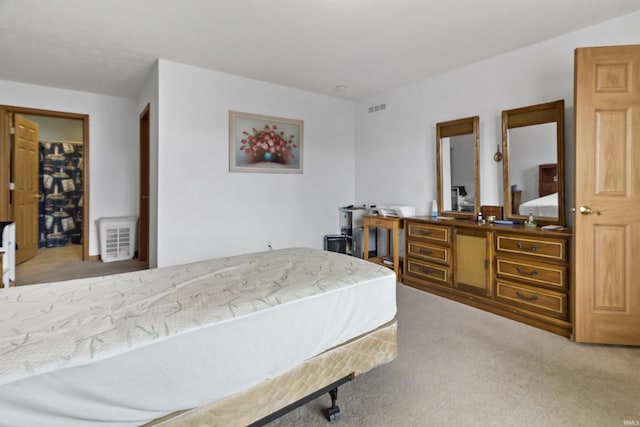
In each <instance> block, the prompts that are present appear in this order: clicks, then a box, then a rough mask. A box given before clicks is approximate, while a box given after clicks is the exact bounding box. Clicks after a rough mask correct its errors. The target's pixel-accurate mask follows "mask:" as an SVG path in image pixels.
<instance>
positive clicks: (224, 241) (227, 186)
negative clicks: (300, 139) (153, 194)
mask: <svg viewBox="0 0 640 427" xmlns="http://www.w3.org/2000/svg"><path fill="white" fill-rule="evenodd" d="M229 110H234V111H242V112H247V113H256V114H265V115H271V116H278V117H285V118H292V119H300V120H303V121H304V160H303V162H304V166H303V167H304V173H303V174H270V173H231V172H229ZM158 120H159V122H158V144H159V153H158V155H159V157H158V174H159V177H158V266H167V265H173V264H178V263H182V262H187V261H193V260H198V259H205V258H212V257H221V256H227V255H233V254H239V253H246V252H254V251H261V250H266V249H267V243H268V242H271V243H272V245H273V247H274V248H276V249H277V248H283V247H288V246H308V247H313V248H321V247H322V237H323V236H324V235H325V234H332V233H336V232H338V230H339V223H338V219H339V216H338V207H339V206H344V205H347V204H351V203H353V202H354V196H355V187H354V182H355V179H354V171H353V166H354V164H355V148H354V141H355V116H354V103H352V102H350V101H344V100H339V99H336V98H331V97H327V96H323V95H317V94H313V93H310V92H305V91H301V90H297V89H292V88H288V87H283V86H278V85H274V84H270V83H264V82H260V81H256V80H251V79H246V78H242V77H238V76H233V75H229V74H223V73H219V72H214V71H209V70H205V69H201V68H197V67H192V66H187V65H183V64H178V63H174V62H170V61H165V60H160V61H159V117H158Z"/></svg>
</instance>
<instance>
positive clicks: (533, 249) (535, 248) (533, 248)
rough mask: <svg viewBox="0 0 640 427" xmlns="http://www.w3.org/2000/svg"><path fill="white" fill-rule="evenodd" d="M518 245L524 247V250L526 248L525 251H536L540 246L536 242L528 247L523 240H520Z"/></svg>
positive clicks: (519, 247) (520, 247)
mask: <svg viewBox="0 0 640 427" xmlns="http://www.w3.org/2000/svg"><path fill="white" fill-rule="evenodd" d="M517 246H518V249H522V250H525V251H532V252H535V251H537V250H538V246H536V245H535V244H533V245H531V246H529V247H528V248H527V247H526V246H525V245H523V244H522V243H521V242H518V244H517Z"/></svg>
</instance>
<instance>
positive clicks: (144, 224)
mask: <svg viewBox="0 0 640 427" xmlns="http://www.w3.org/2000/svg"><path fill="white" fill-rule="evenodd" d="M150 111H151V104H147V106H146V107H145V108H144V110H142V113H140V194H139V197H140V219H139V222H138V228H139V233H138V236H139V237H138V260H139V261H143V262H146V263H147V268H148V267H149V193H150V185H149V157H150V156H149V150H150V139H149V138H150V131H151V128H150Z"/></svg>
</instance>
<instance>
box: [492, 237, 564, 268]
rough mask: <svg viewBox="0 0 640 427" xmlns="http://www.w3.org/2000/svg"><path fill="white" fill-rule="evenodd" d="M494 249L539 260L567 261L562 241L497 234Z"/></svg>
mask: <svg viewBox="0 0 640 427" xmlns="http://www.w3.org/2000/svg"><path fill="white" fill-rule="evenodd" d="M496 249H497V250H498V251H501V252H507V253H511V254H518V255H528V256H534V257H536V258H540V259H546V260H555V261H562V262H566V261H567V241H566V240H564V239H554V238H542V237H531V236H525V235H522V236H518V235H506V234H498V235H497V237H496Z"/></svg>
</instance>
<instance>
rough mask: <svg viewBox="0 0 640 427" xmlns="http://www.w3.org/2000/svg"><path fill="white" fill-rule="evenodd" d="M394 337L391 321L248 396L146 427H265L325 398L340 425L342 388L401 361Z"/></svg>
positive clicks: (327, 414) (330, 416)
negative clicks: (341, 386) (339, 391)
mask: <svg viewBox="0 0 640 427" xmlns="http://www.w3.org/2000/svg"><path fill="white" fill-rule="evenodd" d="M396 335H397V326H396V321H395V320H393V321H392V322H389V323H387V324H385V325H383V326H381V327H379V328H377V329H375V330H374V331H371V332H369V333H367V334H364V335H361V336H360V337H357V338H354V339H352V340H350V341H348V342H346V343H344V344H342V345H340V346H337V347H334V348H332V349H330V350H327V351H325V352H324V353H322V354H320V355H318V356H316V357H313V358H311V359H309V360H307V361H306V362H304V363H303V364H302V365H299V366H298V367H296V368H294V369H292V370H291V371H289V372H287V373H285V374H283V375H280V376H278V377H275V378H271V379H269V380H266V381H264V382H262V383H260V384H258V385H256V386H255V387H252V388H250V389H248V390H245V391H243V392H240V393H236V394H234V395H231V396H229V397H226V398H224V399H222V400H219V401H217V402H214V403H211V404H209V405H205V406H203V407H200V408H194V409H191V410H187V411H180V412H174V413H172V414H169V415H167V416H165V417H162V418H159V419H156V420H154V421H152V422H150V423H147V424H145V425H144V426H145V427H150V426H162V427H178V426H180V427H182V426H184V427H201V426H209V425H224V426H247V425H251V426H261V425H264V424H266V423H269V422H271V421H273V420H274V419H276V418H278V417H280V416H282V415H284V414H286V413H288V412H290V411H292V410H293V409H295V408H297V407H298V406H300V405H303V404H305V403H307V402H309V401H311V400H313V399H315V398H317V397H318V396H320V395H322V394H324V393H327V392H329V394H330V396H331V401H332V404H331V407H329V408H327V409H326V410H325V417H326V418H327V420H329V421H334V420H337V419H339V417H340V409H339V408H338V406H337V405H336V400H337V397H338V387H339V386H340V385H342V384H344V383H346V382H348V381H351V380H353V379H354V378H355V377H356V376H358V375H360V374H362V373H364V372H367V371H369V370H371V369H373V368H374V367H376V366H379V365H382V364H385V363H387V362H390V361H391V360H393V359H394V358H395V357H396V356H397V343H396Z"/></svg>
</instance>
